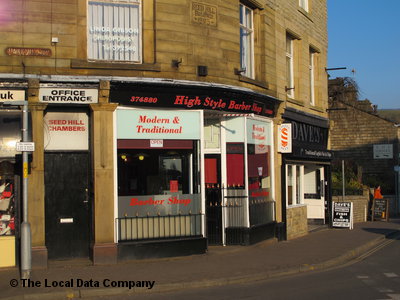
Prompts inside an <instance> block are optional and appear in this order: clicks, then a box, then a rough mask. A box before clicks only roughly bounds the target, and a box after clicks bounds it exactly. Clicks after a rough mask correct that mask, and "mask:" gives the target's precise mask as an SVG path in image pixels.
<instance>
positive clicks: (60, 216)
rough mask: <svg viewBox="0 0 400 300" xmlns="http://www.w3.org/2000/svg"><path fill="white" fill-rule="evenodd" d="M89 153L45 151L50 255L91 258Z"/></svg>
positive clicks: (46, 205) (47, 237) (54, 256)
mask: <svg viewBox="0 0 400 300" xmlns="http://www.w3.org/2000/svg"><path fill="white" fill-rule="evenodd" d="M88 172H89V155H88V153H84V152H82V153H67V152H65V153H46V154H45V176H44V177H45V209H46V212H45V215H46V246H47V250H48V256H49V258H50V259H51V258H73V257H88V256H89V243H90V234H89V228H90V215H91V214H90V201H89V198H88V195H89V193H88V190H89V174H88Z"/></svg>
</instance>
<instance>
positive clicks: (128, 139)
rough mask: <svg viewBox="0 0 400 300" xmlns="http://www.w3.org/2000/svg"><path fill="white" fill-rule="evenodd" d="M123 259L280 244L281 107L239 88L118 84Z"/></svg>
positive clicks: (113, 92)
mask: <svg viewBox="0 0 400 300" xmlns="http://www.w3.org/2000/svg"><path fill="white" fill-rule="evenodd" d="M110 102H114V103H118V104H119V106H118V108H117V110H116V112H115V123H116V139H115V150H116V151H115V153H116V158H115V159H116V165H117V171H116V173H117V174H116V179H115V181H116V184H115V185H116V195H117V199H116V201H115V215H116V216H117V218H116V243H118V257H119V258H120V259H128V258H144V257H159V256H172V255H188V254H193V253H203V252H205V251H206V249H207V245H210V244H215V245H231V244H243V245H246V244H251V243H254V242H257V241H259V240H262V239H266V238H270V237H273V236H274V226H275V223H276V222H275V220H276V219H275V209H276V207H275V201H274V199H275V198H274V190H273V186H274V185H273V176H274V174H273V170H274V168H273V150H272V149H273V123H272V119H273V118H274V116H275V112H276V108H277V105H278V100H276V99H274V98H271V97H268V96H266V95H262V94H258V93H254V92H250V90H246V91H243V90H238V89H236V90H235V89H234V88H228V87H226V86H223V87H218V88H217V87H215V85H214V86H213V87H211V86H206V85H187V84H184V83H174V84H172V83H169V84H166V83H149V82H111V89H110Z"/></svg>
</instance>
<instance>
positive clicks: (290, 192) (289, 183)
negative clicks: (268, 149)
mask: <svg viewBox="0 0 400 300" xmlns="http://www.w3.org/2000/svg"><path fill="white" fill-rule="evenodd" d="M286 184H287V189H288V192H287V196H286V197H287V200H288V205H293V171H292V166H291V165H288V166H287V179H286Z"/></svg>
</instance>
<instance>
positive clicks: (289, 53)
mask: <svg viewBox="0 0 400 300" xmlns="http://www.w3.org/2000/svg"><path fill="white" fill-rule="evenodd" d="M293 44H294V38H293V37H292V36H291V35H290V34H289V33H287V34H286V72H287V73H289V74H286V94H287V96H288V97H289V98H294V53H293V52H294V46H293ZM288 64H289V65H288Z"/></svg>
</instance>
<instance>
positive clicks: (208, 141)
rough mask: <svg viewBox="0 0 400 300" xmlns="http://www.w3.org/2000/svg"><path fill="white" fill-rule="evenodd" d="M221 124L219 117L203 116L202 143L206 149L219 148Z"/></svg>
mask: <svg viewBox="0 0 400 300" xmlns="http://www.w3.org/2000/svg"><path fill="white" fill-rule="evenodd" d="M220 140H221V126H220V120H219V119H213V118H204V145H205V148H206V149H220V148H221V142H220Z"/></svg>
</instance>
